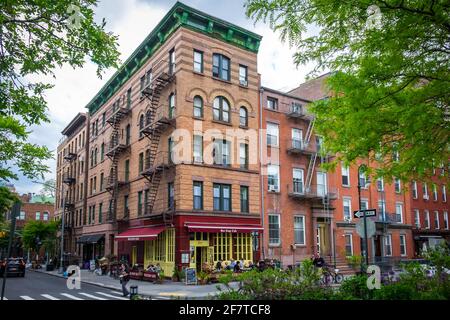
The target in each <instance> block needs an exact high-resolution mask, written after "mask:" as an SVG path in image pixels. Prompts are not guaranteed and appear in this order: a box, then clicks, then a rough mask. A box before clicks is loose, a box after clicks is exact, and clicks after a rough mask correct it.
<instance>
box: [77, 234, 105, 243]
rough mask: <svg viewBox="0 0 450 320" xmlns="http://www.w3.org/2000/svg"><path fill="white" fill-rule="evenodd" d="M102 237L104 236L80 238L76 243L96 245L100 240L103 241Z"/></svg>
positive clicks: (94, 235) (96, 235)
mask: <svg viewBox="0 0 450 320" xmlns="http://www.w3.org/2000/svg"><path fill="white" fill-rule="evenodd" d="M104 236H105V235H104V234H92V235H86V236H81V237H79V238H78V240H77V243H84V244H89V243H97V242H98V241H99V240H100V239H103V237H104Z"/></svg>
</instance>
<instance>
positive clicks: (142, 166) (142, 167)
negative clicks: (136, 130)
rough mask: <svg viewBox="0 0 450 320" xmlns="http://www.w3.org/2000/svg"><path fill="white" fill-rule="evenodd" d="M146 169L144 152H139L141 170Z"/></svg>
mask: <svg viewBox="0 0 450 320" xmlns="http://www.w3.org/2000/svg"><path fill="white" fill-rule="evenodd" d="M142 171H144V153H143V152H141V153H139V172H142Z"/></svg>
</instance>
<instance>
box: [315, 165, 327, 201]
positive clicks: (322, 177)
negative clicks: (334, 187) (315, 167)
mask: <svg viewBox="0 0 450 320" xmlns="http://www.w3.org/2000/svg"><path fill="white" fill-rule="evenodd" d="M316 178H317V195H318V196H319V197H324V196H325V195H327V194H328V190H327V189H328V188H327V174H326V173H325V172H322V171H317V174H316Z"/></svg>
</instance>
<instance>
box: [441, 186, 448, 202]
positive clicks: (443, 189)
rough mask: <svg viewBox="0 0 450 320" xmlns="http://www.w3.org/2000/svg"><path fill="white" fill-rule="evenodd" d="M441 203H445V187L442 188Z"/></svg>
mask: <svg viewBox="0 0 450 320" xmlns="http://www.w3.org/2000/svg"><path fill="white" fill-rule="evenodd" d="M442 201H443V202H447V192H446V190H445V185H443V186H442Z"/></svg>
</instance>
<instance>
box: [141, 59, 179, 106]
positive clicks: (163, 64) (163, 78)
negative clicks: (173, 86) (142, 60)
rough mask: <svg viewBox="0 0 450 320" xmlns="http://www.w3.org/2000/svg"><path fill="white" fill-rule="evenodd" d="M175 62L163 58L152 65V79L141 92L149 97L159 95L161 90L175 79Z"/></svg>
mask: <svg viewBox="0 0 450 320" xmlns="http://www.w3.org/2000/svg"><path fill="white" fill-rule="evenodd" d="M174 71H175V64H174V63H172V64H170V63H169V60H167V59H161V60H159V61H157V62H155V63H154V64H153V65H152V79H151V80H150V82H149V83H147V85H145V86H144V88H143V89H142V91H141V93H142V95H143V96H146V97H147V98H149V99H152V98H153V97H159V95H160V94H161V90H162V89H163V88H164V87H165V86H166V85H167V84H169V83H170V82H171V81H172V80H173V79H174Z"/></svg>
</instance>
